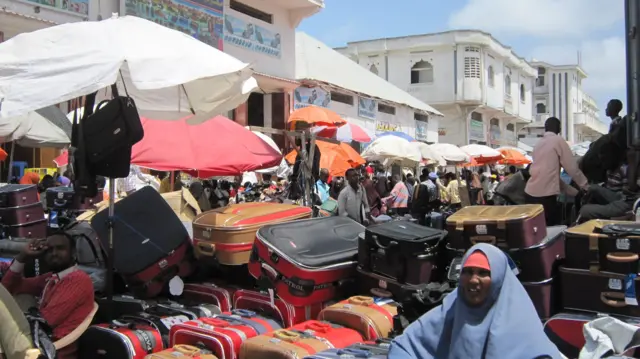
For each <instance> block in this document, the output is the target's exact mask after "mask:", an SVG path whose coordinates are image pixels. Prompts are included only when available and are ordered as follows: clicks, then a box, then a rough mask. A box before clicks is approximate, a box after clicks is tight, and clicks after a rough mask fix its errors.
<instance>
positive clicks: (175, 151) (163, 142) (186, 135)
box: [54, 116, 282, 178]
mask: <svg viewBox="0 0 640 359" xmlns="http://www.w3.org/2000/svg"><path fill="white" fill-rule="evenodd" d="M142 126H143V127H144V138H143V139H142V141H140V142H138V143H136V144H135V145H134V146H133V153H132V154H131V162H132V163H133V164H136V165H139V166H141V167H147V168H152V169H155V170H159V171H190V172H192V173H193V172H196V173H194V174H195V175H197V176H198V177H202V178H206V177H211V176H232V175H237V174H240V173H242V172H247V171H254V170H258V169H261V168H269V167H273V166H277V165H278V164H280V161H281V160H282V155H281V154H280V153H278V151H276V150H275V149H274V148H273V147H271V146H270V145H269V144H267V143H266V142H265V141H263V140H262V139H260V137H258V136H256V135H255V134H253V133H252V132H251V131H249V130H247V129H246V128H244V127H242V126H240V125H239V124H237V123H235V122H233V121H231V120H229V119H228V118H226V117H223V116H217V117H215V118H213V119H211V120H209V121H206V122H204V123H202V124H199V125H195V126H193V125H188V124H187V123H186V119H182V120H179V121H158V120H149V119H146V118H143V119H142ZM61 157H62V158H61ZM67 157H68V156H67V154H66V152H65V153H63V154H62V155H61V156H59V157H58V158H56V159H55V160H54V162H56V164H57V165H58V166H64V165H65V164H66V163H67V162H68V159H67Z"/></svg>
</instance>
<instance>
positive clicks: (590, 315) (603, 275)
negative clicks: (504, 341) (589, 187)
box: [545, 220, 640, 357]
mask: <svg viewBox="0 0 640 359" xmlns="http://www.w3.org/2000/svg"><path fill="white" fill-rule="evenodd" d="M565 246H566V260H565V262H564V264H563V265H562V266H561V267H560V280H561V288H562V290H561V293H560V294H561V305H562V309H563V311H562V313H560V314H557V315H555V316H553V317H552V318H551V319H550V320H549V321H547V322H546V323H545V331H546V332H547V335H548V336H549V337H550V338H551V339H552V341H553V342H554V343H555V344H556V345H557V346H558V348H559V349H560V350H561V351H562V352H563V354H564V355H566V356H568V357H577V355H578V353H579V352H580V349H581V348H582V347H583V346H584V344H585V340H584V336H583V334H582V327H583V326H584V324H586V323H587V322H589V321H591V320H594V319H596V318H597V317H599V316H601V315H613V316H616V317H617V318H618V319H621V320H623V321H625V322H627V323H630V324H633V325H636V326H640V320H639V319H638V317H639V316H640V307H639V306H638V302H640V280H639V279H638V277H637V274H638V269H639V265H640V262H639V260H638V259H639V257H638V254H640V224H638V223H636V222H623V221H606V220H591V221H588V222H585V223H583V224H580V225H578V226H575V227H571V228H569V229H568V230H567V231H566V244H565ZM626 354H627V355H629V356H634V357H638V354H640V351H637V352H635V355H634V353H633V351H631V352H629V353H626Z"/></svg>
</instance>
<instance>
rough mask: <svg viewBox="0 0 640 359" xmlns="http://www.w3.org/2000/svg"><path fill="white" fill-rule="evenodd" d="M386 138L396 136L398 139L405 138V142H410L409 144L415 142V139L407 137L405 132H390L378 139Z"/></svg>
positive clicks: (382, 134) (380, 135) (384, 133)
mask: <svg viewBox="0 0 640 359" xmlns="http://www.w3.org/2000/svg"><path fill="white" fill-rule="evenodd" d="M384 136H396V137H400V138H404V139H405V140H407V141H409V142H415V140H416V139H415V138H413V137H411V136H409V135H407V134H406V133H404V132H398V131H390V132H383V133H381V134H379V135H378V137H384Z"/></svg>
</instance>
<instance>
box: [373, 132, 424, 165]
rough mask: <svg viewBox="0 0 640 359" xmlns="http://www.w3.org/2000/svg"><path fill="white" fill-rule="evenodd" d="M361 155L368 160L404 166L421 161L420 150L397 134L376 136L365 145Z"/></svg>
mask: <svg viewBox="0 0 640 359" xmlns="http://www.w3.org/2000/svg"><path fill="white" fill-rule="evenodd" d="M361 156H362V157H363V158H365V159H366V160H368V161H380V162H383V163H385V164H392V163H396V164H399V165H401V166H406V167H412V166H415V165H416V164H418V163H420V161H422V154H421V153H420V150H419V149H418V148H417V147H414V146H411V144H410V142H409V141H407V140H405V139H404V138H401V137H397V136H384V137H378V138H377V139H375V140H374V141H373V142H371V144H369V146H367V148H366V149H365V150H364V151H363V152H362V154H361Z"/></svg>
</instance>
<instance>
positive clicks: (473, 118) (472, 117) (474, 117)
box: [471, 111, 482, 121]
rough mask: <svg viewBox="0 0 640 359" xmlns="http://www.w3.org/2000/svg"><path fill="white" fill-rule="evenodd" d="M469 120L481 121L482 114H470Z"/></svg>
mask: <svg viewBox="0 0 640 359" xmlns="http://www.w3.org/2000/svg"><path fill="white" fill-rule="evenodd" d="M471 119H472V120H474V121H482V114H481V113H480V112H475V111H474V112H471Z"/></svg>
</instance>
